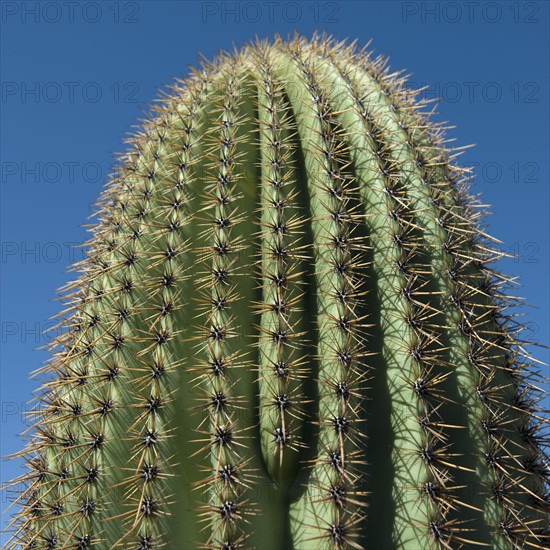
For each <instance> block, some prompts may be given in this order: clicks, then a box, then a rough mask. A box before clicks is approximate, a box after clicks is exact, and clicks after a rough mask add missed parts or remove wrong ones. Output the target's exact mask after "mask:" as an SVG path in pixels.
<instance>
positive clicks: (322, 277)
mask: <svg viewBox="0 0 550 550" xmlns="http://www.w3.org/2000/svg"><path fill="white" fill-rule="evenodd" d="M405 83H406V78H405V77H403V76H402V75H401V74H399V73H391V72H390V71H389V68H388V66H387V61H386V60H385V59H383V58H380V57H379V58H375V59H373V58H372V56H371V55H370V54H369V53H368V52H367V51H366V49H365V48H363V49H361V50H360V49H358V48H357V47H356V45H355V43H351V44H348V43H346V42H345V41H344V42H337V41H336V40H334V39H332V38H330V37H326V36H317V35H315V36H314V37H313V39H312V40H311V41H307V40H306V39H304V38H302V37H299V36H295V37H294V39H292V40H287V41H285V40H283V39H281V38H280V37H277V38H276V39H275V40H274V41H273V42H272V43H269V42H267V41H259V40H257V41H256V42H255V43H254V44H250V45H247V46H245V47H244V48H242V49H241V50H239V51H237V50H236V51H234V52H233V53H232V54H228V53H221V54H220V55H219V56H218V57H217V58H216V60H214V61H213V62H212V63H204V64H203V66H202V67H201V69H200V70H192V72H191V74H190V76H189V77H188V78H187V79H186V80H185V81H178V82H177V83H176V84H175V85H174V86H172V88H171V90H170V93H168V94H167V95H166V97H165V98H163V101H162V102H160V103H159V104H158V105H156V106H155V107H154V108H153V110H152V114H151V117H150V119H149V120H147V121H145V122H144V123H143V125H142V127H141V129H140V131H139V132H138V133H137V134H136V135H135V136H133V137H132V138H131V139H130V140H129V145H130V148H129V150H128V152H127V153H126V154H124V155H122V156H121V158H120V166H119V168H118V170H117V173H116V174H115V175H114V176H113V177H112V180H111V181H110V182H109V184H108V185H107V187H106V189H105V190H104V192H103V194H102V197H101V198H100V201H99V203H98V206H99V212H98V216H99V220H98V223H97V224H96V225H95V227H93V229H92V238H91V239H90V241H89V242H88V254H87V257H86V259H84V260H83V261H82V262H80V263H79V264H77V266H76V269H77V270H78V272H79V274H80V275H79V277H78V279H77V280H75V281H74V282H73V283H70V284H69V285H67V288H66V289H65V293H66V307H65V309H64V310H63V311H62V312H61V313H60V322H59V326H60V328H61V329H62V331H61V333H60V336H58V337H57V339H56V340H55V342H54V343H53V345H52V360H51V361H50V362H49V363H48V364H47V365H46V366H45V367H43V368H42V369H40V370H39V373H42V374H45V375H47V377H48V378H47V380H46V381H45V382H44V384H43V386H42V391H41V394H40V398H39V405H38V406H37V407H36V410H35V411H33V413H32V415H33V417H34V418H33V424H32V431H31V436H30V438H29V442H28V444H27V446H26V447H25V449H23V450H22V451H21V452H20V453H18V454H17V455H16V456H18V457H22V458H23V459H24V460H25V461H26V464H27V471H26V473H25V474H24V475H23V476H22V477H21V478H19V479H17V480H14V482H13V483H14V485H19V486H21V485H22V486H23V487H24V488H23V489H22V490H21V491H20V493H19V495H18V497H17V499H16V501H15V504H16V505H17V506H18V508H19V509H18V511H17V513H16V514H15V517H14V519H13V522H12V525H11V529H12V531H13V533H12V534H13V536H12V538H11V540H10V541H9V542H8V543H7V545H6V548H50V549H53V548H56V549H57V548H78V549H84V548H105V549H107V548H132V549H140V550H145V549H153V548H162V547H164V548H174V549H191V548H209V549H220V550H221V549H225V550H229V549H237V548H258V549H268V548H269V549H270V548H273V549H279V548H295V549H297V550H301V549H304V550H307V549H312V548H327V549H331V548H334V549H344V548H356V549H361V548H384V549H391V548H395V549H403V550H408V549H410V550H413V549H415V550H416V549H418V548H422V549H452V548H470V547H471V548H474V547H490V548H495V549H499V550H500V549H502V550H504V549H507V548H526V549H527V548H534V549H536V548H539V549H543V548H548V547H550V534H549V527H550V521H549V507H548V472H549V470H548V453H547V445H548V436H547V425H548V421H547V419H546V417H545V415H544V411H543V410H542V409H541V406H540V400H541V399H542V398H544V397H545V395H547V393H545V391H544V390H542V389H541V388H540V386H541V380H542V378H541V375H540V374H538V372H537V371H536V368H535V365H534V361H533V360H532V359H531V358H530V357H529V355H528V354H527V353H526V352H525V350H524V344H525V343H524V342H522V341H521V339H520V337H519V335H518V332H519V331H520V329H521V327H520V326H517V325H515V323H514V320H513V319H512V318H511V317H509V316H508V315H507V310H506V308H507V305H508V304H509V303H510V302H511V300H512V299H511V298H510V297H509V296H508V295H507V291H506V285H507V283H508V282H509V279H508V278H507V277H506V276H504V275H502V274H500V273H498V272H497V271H495V270H494V269H493V268H492V267H491V263H492V262H494V261H495V260H496V259H498V258H499V254H498V252H497V251H495V250H493V249H492V248H491V242H492V239H491V238H490V237H488V236H487V235H486V234H485V233H484V231H483V228H482V226H481V223H480V218H481V214H482V209H481V208H480V207H479V205H478V204H477V203H476V201H475V199H474V198H472V197H470V196H469V195H468V192H467V179H468V178H467V174H466V173H465V171H464V170H462V169H461V168H460V167H459V166H457V165H456V164H455V163H454V157H455V156H456V153H457V152H458V150H456V149H452V148H450V147H449V146H448V145H447V142H446V141H445V128H444V127H443V126H441V125H437V124H435V123H434V122H433V121H431V120H430V117H429V115H428V113H426V112H425V111H424V110H423V109H424V107H425V104H424V103H423V102H422V101H418V100H417V99H416V97H415V94H414V93H413V92H411V91H410V90H407V88H406V86H405Z"/></svg>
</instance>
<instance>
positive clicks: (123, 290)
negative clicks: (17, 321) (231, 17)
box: [10, 106, 186, 549]
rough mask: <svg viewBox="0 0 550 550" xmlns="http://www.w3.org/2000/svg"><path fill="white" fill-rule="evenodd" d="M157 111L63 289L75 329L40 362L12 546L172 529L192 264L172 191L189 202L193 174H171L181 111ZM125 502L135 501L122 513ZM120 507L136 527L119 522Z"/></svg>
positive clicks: (147, 536) (141, 542)
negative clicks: (168, 447)
mask: <svg viewBox="0 0 550 550" xmlns="http://www.w3.org/2000/svg"><path fill="white" fill-rule="evenodd" d="M156 114H157V115H158V120H156V121H155V123H152V124H149V125H148V126H147V127H146V128H145V129H144V132H143V134H142V135H140V136H138V137H136V138H134V140H132V143H133V145H134V150H133V152H132V154H129V155H128V156H127V157H126V158H125V159H124V160H125V162H124V163H123V164H122V165H121V166H120V167H119V168H118V172H117V174H115V175H114V176H113V179H112V182H111V186H110V187H109V188H108V189H107V190H106V191H105V192H104V194H103V196H102V199H101V200H100V201H99V203H98V204H99V206H100V211H99V213H98V214H99V217H100V224H99V226H98V227H97V228H96V229H94V236H93V237H92V239H91V240H90V241H89V242H88V243H87V244H88V253H87V258H86V259H85V260H84V261H82V262H81V263H80V264H77V265H76V266H75V268H76V269H79V270H80V272H81V273H82V275H81V278H80V279H79V280H78V281H76V282H75V283H71V284H69V285H67V287H66V288H65V292H66V296H65V300H66V302H67V307H66V309H65V310H64V311H63V312H62V313H61V314H60V315H63V316H65V318H64V319H62V321H61V322H60V326H61V327H68V328H69V330H68V331H64V332H62V333H61V334H60V336H58V337H57V338H56V339H54V340H53V342H52V344H51V347H52V349H53V350H54V360H53V361H52V362H51V363H50V364H48V365H47V366H46V367H45V368H43V369H41V370H40V371H39V372H44V373H46V374H49V375H52V374H53V376H54V378H53V379H52V380H51V381H48V382H46V383H45V384H44V385H43V388H42V389H43V391H44V393H43V396H42V397H41V400H42V401H43V403H44V405H43V406H42V407H41V408H39V409H38V410H37V411H36V412H35V413H34V414H35V415H36V416H37V418H38V420H37V421H36V422H35V425H34V426H33V427H34V428H35V430H36V433H37V434H38V436H37V437H35V439H34V440H33V442H32V443H31V444H30V445H29V446H28V448H27V449H26V450H24V451H23V452H22V453H21V454H23V456H33V455H35V457H34V458H30V459H29V458H26V459H27V460H28V462H29V463H30V464H33V468H31V472H30V474H29V475H28V476H26V478H24V479H22V480H18V481H23V482H28V483H29V486H28V488H27V489H26V490H25V491H24V492H23V493H22V494H21V495H20V497H19V500H21V501H28V502H27V505H25V506H23V508H22V510H21V512H20V514H19V515H18V516H17V517H16V518H15V520H16V521H17V523H18V524H19V525H18V526H19V530H18V531H17V532H16V534H15V535H14V538H13V539H12V541H13V544H14V545H15V544H22V545H23V546H24V547H29V548H32V547H44V548H62V547H63V548H69V547H70V548H79V549H80V548H82V549H83V548H87V547H90V546H91V545H92V544H97V543H100V544H101V543H106V544H116V541H117V539H119V540H118V542H121V543H122V542H123V541H125V542H126V543H127V544H129V545H131V546H132V547H134V546H136V545H137V547H139V548H153V547H156V546H154V545H156V544H157V542H158V541H159V539H160V535H161V533H162V531H163V528H162V527H161V526H159V524H158V522H156V520H157V519H158V518H159V517H160V516H162V515H163V514H165V513H166V512H165V510H166V508H168V502H165V500H166V495H165V494H164V492H165V487H163V486H162V484H161V483H159V479H162V478H163V477H164V476H165V475H167V472H169V470H170V468H171V463H170V460H171V458H172V457H170V456H168V455H167V454H166V452H164V449H162V450H160V449H159V448H158V447H159V445H160V444H162V441H163V440H164V439H165V438H166V437H168V433H167V431H168V430H167V429H166V422H167V421H168V422H169V418H170V413H169V412H166V413H165V417H164V418H162V419H161V414H162V413H161V411H164V410H169V407H168V405H169V402H170V394H171V391H172V387H173V381H171V373H172V372H173V371H174V369H176V368H177V367H178V361H177V360H175V359H174V357H173V356H172V354H171V353H170V351H169V350H168V349H167V348H168V347H169V346H168V345H169V342H170V341H171V339H172V338H173V328H172V324H171V321H170V315H172V314H173V313H174V312H175V311H176V310H177V305H178V303H177V298H178V296H177V295H178V292H177V290H176V284H175V283H176V279H179V278H181V277H182V271H183V269H182V261H181V258H182V248H183V243H182V239H181V235H179V234H178V228H180V227H183V221H184V220H185V219H186V218H185V216H184V215H183V213H182V210H183V209H182V210H181V211H180V210H178V209H175V208H173V201H172V202H171V201H170V198H169V197H171V196H172V195H174V196H175V195H179V194H182V196H180V197H179V198H178V199H177V200H180V201H181V202H182V206H183V202H184V198H183V193H184V185H182V183H183V182H182V181H181V180H178V181H177V182H172V181H170V179H169V178H170V174H171V172H172V170H171V166H170V165H171V162H172V158H171V154H170V151H169V150H168V149H169V146H168V145H167V141H169V139H170V136H169V133H170V132H171V131H172V128H171V124H170V122H169V121H168V119H169V117H171V116H174V111H171V110H169V109H168V107H167V106H165V107H164V108H162V109H157V110H156ZM180 176H181V174H180ZM144 241H146V242H144ZM149 297H150V298H151V299H150V300H149V299H148V298H149ZM59 349H61V351H59ZM129 388H131V389H129ZM166 415H167V416H168V417H167V418H166ZM128 434H130V437H128ZM125 441H128V444H125V443H124V442H125ZM131 443H134V446H133V448H132V449H131V448H130V445H131ZM131 450H133V455H132V457H131V459H130V466H133V468H129V469H130V470H132V474H129V475H126V474H123V470H124V467H123V465H124V463H125V462H126V457H127V454H128V453H130V451H131ZM114 456H118V457H119V461H118V462H117V461H115V460H113V457H114ZM121 460H122V461H123V462H121ZM117 469H119V471H118V472H117V471H116V470H117ZM33 470H34V471H33ZM35 473H36V478H37V481H40V485H41V490H40V492H42V494H41V495H38V498H37V496H36V495H35V494H34V493H36V491H35V489H34V488H33V486H34V485H35V483H33V481H32V478H33V477H35ZM50 478H51V479H50ZM68 485H70V489H67V490H66V489H65V487H66V486H68ZM124 487H126V488H127V490H126V491H125V492H124ZM29 497H30V498H29ZM124 503H126V507H128V506H129V507H130V509H129V510H128V511H127V512H123V513H121V514H120V516H119V515H118V514H116V513H115V511H118V512H120V511H121V510H123V509H124V507H125V505H124ZM119 517H120V518H127V520H128V521H129V523H130V526H129V527H126V528H124V527H110V526H111V525H113V526H114V525H115V524H116V522H117V520H118V519H119ZM98 518H100V519H98ZM109 520H111V521H112V520H114V521H112V523H110V522H109ZM37 525H38V527H37ZM121 525H122V524H121ZM119 537H120V538H119ZM128 537H131V538H130V540H127V539H128ZM10 544H12V543H10Z"/></svg>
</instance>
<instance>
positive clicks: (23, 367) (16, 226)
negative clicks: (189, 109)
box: [0, 0, 550, 522]
mask: <svg viewBox="0 0 550 550" xmlns="http://www.w3.org/2000/svg"><path fill="white" fill-rule="evenodd" d="M0 6H1V8H0V9H1V27H2V28H1V47H2V52H1V80H2V97H1V103H0V106H1V110H2V112H1V118H2V129H1V169H2V173H1V194H2V218H1V229H2V235H1V241H2V264H1V267H2V279H1V330H2V334H1V338H2V341H1V346H2V351H1V395H0V400H1V403H0V405H1V418H0V429H1V449H0V454H2V455H6V454H8V453H10V452H14V451H16V450H17V449H19V448H20V446H21V441H20V440H19V439H18V438H17V434H18V433H19V432H21V431H22V430H23V428H24V425H23V423H22V421H21V420H22V419H21V412H22V410H24V407H25V403H26V402H27V401H28V399H29V397H30V395H31V392H32V390H34V389H36V387H37V383H36V382H35V381H31V380H29V378H28V375H29V373H30V372H31V371H32V370H34V369H36V368H38V367H39V366H41V365H42V364H43V362H44V361H45V360H46V359H47V354H46V353H45V352H44V351H43V350H37V348H39V347H40V346H42V345H44V344H45V343H47V338H46V337H44V336H40V335H39V334H38V331H39V330H41V329H43V328H46V327H47V326H48V325H49V323H48V319H49V318H50V317H51V316H52V315H54V314H55V313H57V312H58V311H59V308H60V305H59V303H58V302H56V301H54V300H53V298H54V296H55V289H57V288H59V287H60V286H61V285H62V284H63V283H64V282H66V281H67V280H69V279H70V277H71V275H70V274H69V273H67V268H68V266H69V265H70V264H71V263H72V262H73V261H74V260H77V259H79V258H81V256H82V252H81V250H80V249H78V248H74V246H75V244H76V243H79V242H82V241H83V240H84V239H85V236H86V232H85V229H84V228H83V227H82V224H83V223H85V222H86V218H87V216H89V214H90V213H91V209H90V204H91V203H92V202H93V201H94V200H95V199H96V197H97V196H98V194H99V191H100V189H101V187H102V185H103V183H104V181H105V176H106V174H107V172H108V171H109V167H110V165H111V163H112V161H113V153H114V152H116V151H121V150H123V148H124V147H123V144H122V140H123V137H124V135H125V133H126V132H128V131H129V130H130V129H131V126H132V125H133V124H135V123H136V122H137V119H138V118H139V117H140V116H141V114H142V111H143V108H144V106H146V105H147V104H148V103H149V102H151V101H152V100H153V99H154V98H155V97H157V94H158V91H159V89H161V88H162V86H164V85H166V84H169V83H170V82H171V80H172V78H173V77H176V76H184V75H185V74H186V72H187V67H188V66H189V65H194V64H196V63H197V60H198V53H199V52H201V53H202V54H204V55H205V56H206V57H207V58H211V57H212V56H213V55H214V54H215V53H216V52H217V51H218V50H219V49H221V48H230V47H231V46H232V44H233V43H234V44H235V45H237V46H239V45H241V44H242V43H244V42H246V41H248V40H250V39H252V38H253V37H254V35H255V34H258V35H259V36H260V37H270V36H273V34H274V33H276V32H278V33H281V34H283V35H286V34H287V33H293V32H294V30H298V31H299V32H301V33H303V34H305V35H306V36H309V35H311V33H312V32H313V31H314V30H327V31H328V32H330V33H332V34H334V35H335V36H336V37H337V38H342V39H343V38H351V39H355V38H357V39H358V40H359V43H360V44H364V43H366V42H367V41H368V40H369V39H371V38H372V39H373V47H374V49H375V50H376V51H377V52H379V53H384V54H386V55H390V56H391V64H392V67H394V68H395V69H403V68H406V69H408V70H409V71H410V72H411V73H413V77H412V82H413V83H414V85H417V86H421V85H428V86H429V89H428V90H427V91H426V92H425V94H426V95H428V96H434V95H439V96H442V101H441V102H440V104H439V108H438V113H439V114H438V115H437V117H436V119H437V120H448V121H450V122H451V123H452V124H453V125H456V126H457V128H456V129H455V130H453V131H452V132H451V133H450V136H451V137H454V138H456V143H457V145H466V144H470V143H475V144H476V147H475V148H473V149H470V150H468V151H467V153H466V154H465V155H464V156H463V162H464V164H476V165H478V166H477V168H476V170H475V173H476V180H475V181H476V184H475V188H474V190H475V191H476V192H479V193H482V196H483V198H484V199H485V201H486V202H487V203H489V204H491V205H492V212H493V214H492V215H491V216H490V217H489V218H488V219H487V223H488V226H489V231H490V232H491V234H492V235H494V236H496V237H498V238H499V239H501V240H502V241H504V243H505V245H503V248H504V249H505V250H506V251H508V252H511V253H513V254H515V255H516V258H514V259H510V260H506V261H502V262H501V265H500V267H501V268H502V269H503V270H504V271H506V272H507V273H508V274H510V275H514V276H519V278H520V281H521V287H519V288H518V290H517V293H518V294H519V295H521V296H523V297H524V298H525V299H526V301H527V302H528V303H529V304H531V305H532V307H527V308H523V309H522V311H523V313H524V314H525V317H524V321H525V322H526V323H528V325H529V328H530V333H531V336H532V338H534V339H536V340H538V341H540V343H542V344H548V342H549V338H548V334H549V324H550V323H549V285H548V280H549V267H548V264H549V244H548V240H549V181H550V180H549V160H548V151H549V150H550V147H549V143H548V142H549V128H550V121H549V102H548V97H549V59H550V56H549V3H548V2H530V1H524V2H481V1H480V2H475V1H473V2H465V3H461V2H415V1H409V2H408V1H404V2H401V1H389V2H368V1H367V2H359V1H352V2H325V1H323V0H321V1H318V2H317V1H305V2H300V3H298V2H285V1H283V0H278V1H275V2H268V1H263V0H261V1H259V2H249V1H248V2H185V1H167V2H152V1H144V2H128V1H121V2H116V1H114V2H113V1H108V2H87V1H83V2H73V3H71V2H64V1H48V2H36V1H30V2H13V1H8V0H6V1H4V2H3V3H2V4H0ZM532 352H533V354H534V355H535V356H536V357H537V358H539V359H540V360H543V361H546V362H548V352H547V350H545V349H542V348H539V349H536V348H533V349H532ZM547 373H548V370H547ZM0 466H1V478H2V481H3V482H5V481H6V480H9V479H11V478H13V477H14V476H15V475H17V474H19V473H20V472H21V468H20V465H19V464H18V463H16V462H13V461H10V462H2V463H1V464H0ZM0 499H1V500H2V508H5V505H6V495H5V494H4V493H2V494H1V495H0ZM5 520H6V518H5V517H4V518H3V521H4V522H5Z"/></svg>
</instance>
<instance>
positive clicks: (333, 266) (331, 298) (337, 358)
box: [284, 44, 367, 548]
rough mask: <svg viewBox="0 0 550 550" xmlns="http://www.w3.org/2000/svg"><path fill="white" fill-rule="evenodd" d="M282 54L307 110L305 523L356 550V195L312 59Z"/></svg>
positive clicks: (359, 506)
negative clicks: (309, 355)
mask: <svg viewBox="0 0 550 550" xmlns="http://www.w3.org/2000/svg"><path fill="white" fill-rule="evenodd" d="M295 46H298V47H297V48H296V47H295ZM284 51H285V53H286V54H287V55H289V57H290V58H291V59H292V63H293V64H295V66H296V68H297V79H298V82H299V83H300V84H301V85H302V86H303V93H300V94H299V101H303V102H304V103H305V104H306V107H305V109H306V115H305V120H306V122H305V123H304V126H307V128H308V130H309V132H310V134H309V136H308V137H307V138H305V139H310V140H311V142H310V144H309V145H308V146H307V148H306V146H305V145H304V146H303V147H304V150H306V149H307V150H306V152H305V159H304V160H305V165H306V172H308V179H309V180H310V183H309V189H308V192H309V195H310V202H311V216H312V222H311V223H312V230H313V234H314V241H315V243H314V256H315V264H316V265H315V273H316V277H317V299H318V319H317V322H316V324H317V338H318V348H317V350H318V357H317V361H318V362H319V375H318V392H319V395H318V399H319V403H318V407H319V412H318V415H319V419H318V422H319V436H318V437H319V441H318V444H317V456H316V458H315V459H314V461H313V472H312V474H311V475H312V478H311V480H310V488H309V491H308V492H307V493H306V495H305V499H307V500H309V502H307V501H306V503H304V506H305V508H306V509H308V508H309V513H310V514H311V517H308V518H307V519H306V522H307V521H309V522H310V525H309V527H310V528H312V536H311V538H312V539H319V540H321V539H322V540H325V541H326V542H328V543H329V545H330V546H331V547H334V548H343V547H346V546H348V545H349V546H351V547H354V548H359V547H360V546H358V544H357V542H356V540H355V538H356V537H357V529H356V526H357V524H358V523H360V522H361V520H362V519H363V517H364V515H365V511H364V509H363V508H364V495H363V493H362V492H361V491H360V489H359V487H360V483H359V480H360V478H361V474H360V467H361V465H362V464H364V460H365V456H364V454H363V453H362V451H361V449H362V448H363V447H364V443H365V442H364V440H363V438H362V435H361V434H362V432H361V429H360V426H361V424H360V423H361V414H362V408H361V399H360V398H361V395H362V391H363V388H364V383H365V380H366V376H367V373H366V368H365V364H364V361H363V358H364V357H363V355H364V351H363V348H364V345H363V344H364V343H363V334H362V328H363V319H361V318H359V316H358V314H357V312H356V309H357V303H358V302H359V301H361V297H362V292H361V283H360V278H359V277H358V276H357V275H356V272H360V271H361V270H362V269H363V268H364V267H365V266H364V265H363V264H362V263H361V259H360V258H361V256H360V252H361V249H362V247H363V246H364V243H361V242H360V241H359V240H357V239H356V237H355V235H354V229H355V226H356V225H357V223H358V220H359V216H358V214H357V213H356V212H355V211H354V210H353V208H352V206H351V203H352V200H353V198H354V196H355V191H354V188H353V184H354V181H353V178H352V177H351V176H350V174H349V170H348V168H349V162H348V161H347V160H346V153H347V151H346V146H345V133H344V130H343V128H342V127H341V126H340V125H339V124H338V122H337V117H336V116H335V113H334V112H333V111H332V109H331V106H330V103H329V100H328V96H327V93H326V90H325V89H324V88H325V86H324V82H322V81H321V80H320V79H319V78H318V75H317V74H316V70H315V64H314V62H313V55H310V56H307V54H306V53H305V50H304V49H303V48H302V47H300V46H299V45H298V44H294V45H291V46H289V47H288V49H285V50H284ZM303 128H304V127H303V126H302V131H303ZM306 517H307V516H306Z"/></svg>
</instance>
